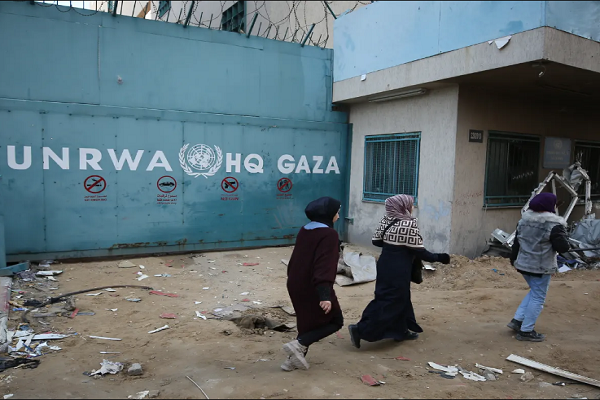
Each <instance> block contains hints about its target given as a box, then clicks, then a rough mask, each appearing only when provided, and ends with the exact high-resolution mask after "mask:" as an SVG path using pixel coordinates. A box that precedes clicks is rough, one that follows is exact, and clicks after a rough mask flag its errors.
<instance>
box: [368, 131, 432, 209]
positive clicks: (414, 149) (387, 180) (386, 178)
mask: <svg viewBox="0 0 600 400" xmlns="http://www.w3.org/2000/svg"><path fill="white" fill-rule="evenodd" d="M420 144H421V133H420V132H412V133H395V134H388V135H374V136H366V137H365V176H364V186H363V200H367V201H381V202H383V201H385V199H387V198H388V197H390V196H395V195H397V194H408V195H411V196H413V197H414V198H415V203H416V201H417V192H418V180H419V149H420Z"/></svg>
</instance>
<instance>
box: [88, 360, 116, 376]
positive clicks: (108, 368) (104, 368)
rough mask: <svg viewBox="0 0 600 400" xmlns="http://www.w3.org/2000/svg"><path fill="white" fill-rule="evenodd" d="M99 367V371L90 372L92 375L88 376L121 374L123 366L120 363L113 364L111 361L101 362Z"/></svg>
mask: <svg viewBox="0 0 600 400" xmlns="http://www.w3.org/2000/svg"><path fill="white" fill-rule="evenodd" d="M100 365H101V367H100V369H99V370H96V371H92V373H91V374H90V376H93V375H98V374H101V375H104V374H112V375H114V374H117V373H119V372H121V371H122V370H123V364H122V363H120V362H113V361H108V360H102V362H101V363H100Z"/></svg>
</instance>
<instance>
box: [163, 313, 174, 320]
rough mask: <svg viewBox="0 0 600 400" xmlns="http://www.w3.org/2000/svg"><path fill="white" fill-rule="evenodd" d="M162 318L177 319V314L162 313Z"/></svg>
mask: <svg viewBox="0 0 600 400" xmlns="http://www.w3.org/2000/svg"><path fill="white" fill-rule="evenodd" d="M160 318H163V319H176V318H177V315H175V314H170V313H162V314H160Z"/></svg>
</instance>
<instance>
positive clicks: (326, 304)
mask: <svg viewBox="0 0 600 400" xmlns="http://www.w3.org/2000/svg"><path fill="white" fill-rule="evenodd" d="M319 305H320V306H321V308H322V309H323V311H325V314H329V311H331V302H330V301H322V302H320V303H319Z"/></svg>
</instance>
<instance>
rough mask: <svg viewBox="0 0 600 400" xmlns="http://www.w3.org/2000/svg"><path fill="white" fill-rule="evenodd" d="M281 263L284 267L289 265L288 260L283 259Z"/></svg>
mask: <svg viewBox="0 0 600 400" xmlns="http://www.w3.org/2000/svg"><path fill="white" fill-rule="evenodd" d="M281 263H282V264H283V265H285V266H287V265H288V264H289V263H290V260H285V259H283V258H282V259H281Z"/></svg>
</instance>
